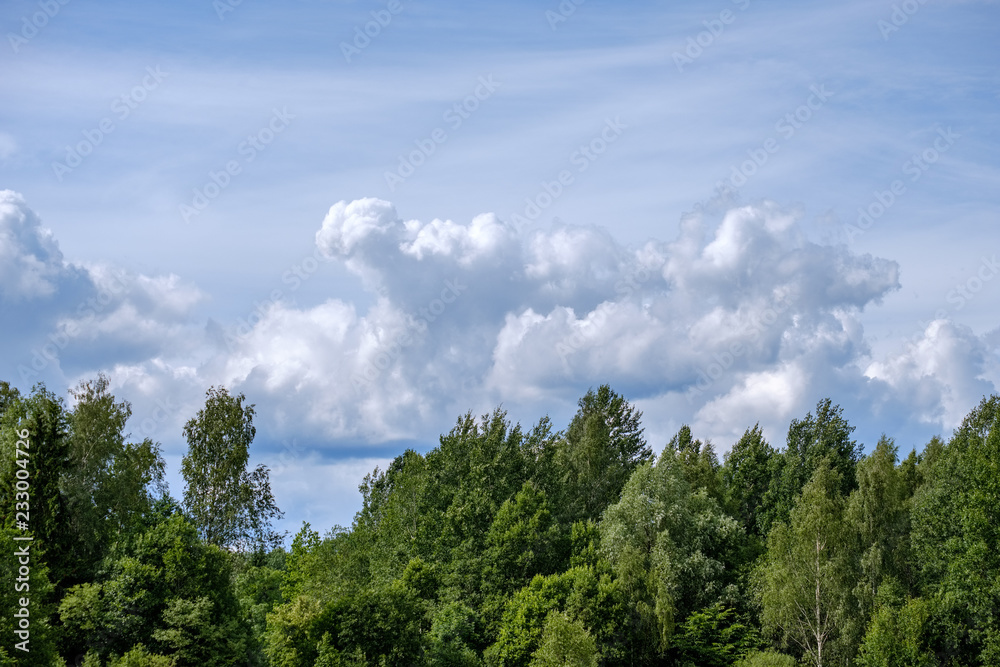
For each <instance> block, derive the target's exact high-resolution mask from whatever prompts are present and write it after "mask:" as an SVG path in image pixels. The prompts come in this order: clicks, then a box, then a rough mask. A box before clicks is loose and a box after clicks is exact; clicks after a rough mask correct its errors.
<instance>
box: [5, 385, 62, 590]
mask: <svg viewBox="0 0 1000 667" xmlns="http://www.w3.org/2000/svg"><path fill="white" fill-rule="evenodd" d="M6 398H7V400H8V401H9V402H8V404H7V407H6V410H5V411H4V413H3V418H2V421H0V515H2V516H3V518H4V525H5V526H11V527H14V526H17V525H18V524H17V521H18V520H23V518H24V516H25V514H22V515H21V517H18V516H17V515H16V514H15V511H22V512H24V513H26V515H27V516H28V517H29V518H28V520H27V521H26V524H27V527H26V529H27V530H28V531H29V532H30V534H31V535H32V536H33V537H34V538H35V542H34V543H33V547H32V548H33V550H36V549H37V550H40V551H44V552H45V554H46V557H47V565H48V567H49V577H50V580H51V581H52V583H53V584H54V585H55V586H56V591H57V594H58V592H59V591H60V590H61V586H62V584H63V580H64V579H66V578H67V577H68V576H69V575H71V574H72V572H73V571H74V569H75V564H74V558H73V544H72V537H71V535H72V533H71V530H70V529H69V526H68V523H69V515H68V512H67V508H66V498H65V496H64V495H63V494H62V493H61V491H60V485H61V482H62V480H63V477H64V475H65V473H66V471H67V469H68V468H69V463H70V460H69V424H68V420H67V414H66V409H65V406H64V405H63V401H62V399H61V398H59V397H57V396H56V395H55V394H53V393H52V392H50V391H48V390H47V389H46V388H45V386H44V385H42V384H38V385H36V386H35V387H34V388H33V389H32V392H31V395H30V396H27V397H21V396H18V395H17V394H16V393H13V392H12V393H9V394H7V396H6ZM18 442H21V443H24V444H22V445H18V444H17V443H18ZM18 451H20V452H21V453H20V454H17V453H16V452H18ZM17 482H20V483H21V487H20V489H19V488H18V487H16V486H15V484H16V483H17ZM25 484H27V485H28V486H27V488H25V486H24V485H25ZM15 502H20V503H22V504H21V505H15ZM22 530H24V529H22Z"/></svg>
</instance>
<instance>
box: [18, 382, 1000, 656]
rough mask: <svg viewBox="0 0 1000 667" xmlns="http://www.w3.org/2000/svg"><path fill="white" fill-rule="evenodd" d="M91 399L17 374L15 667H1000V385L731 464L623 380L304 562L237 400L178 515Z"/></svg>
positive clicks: (470, 459) (195, 460)
mask: <svg viewBox="0 0 1000 667" xmlns="http://www.w3.org/2000/svg"><path fill="white" fill-rule="evenodd" d="M71 394H72V406H73V407H72V408H71V409H70V408H67V407H66V405H65V404H64V403H63V400H62V399H61V398H59V397H58V396H56V395H55V394H53V393H52V392H50V391H48V390H47V389H46V388H45V387H44V386H42V385H38V386H36V387H34V388H33V389H32V391H31V392H30V393H27V394H22V393H21V392H20V391H19V390H18V389H16V388H13V387H11V386H10V385H9V384H7V383H4V382H0V507H2V508H3V509H2V510H0V512H2V516H3V518H4V521H3V524H2V525H0V532H2V533H3V537H4V539H5V540H6V544H7V545H8V547H10V548H7V549H6V551H5V554H6V555H5V556H3V557H2V558H0V560H2V561H3V563H0V565H3V568H2V572H0V587H2V588H3V591H2V592H0V598H2V599H0V602H2V603H3V604H4V605H5V607H6V608H8V609H11V610H15V609H17V608H18V604H19V602H20V600H19V599H15V596H16V595H17V594H18V592H17V591H15V589H14V585H15V583H18V582H17V581H16V577H17V576H18V568H19V567H20V566H21V563H20V562H19V561H18V556H17V554H15V551H14V548H13V547H14V545H16V544H19V543H20V542H21V541H16V540H15V539H14V538H15V537H21V536H23V533H22V531H20V530H19V529H18V527H17V525H16V521H17V520H18V519H17V518H16V517H15V515H14V511H17V510H16V509H15V505H14V503H15V502H23V501H21V500H19V499H17V498H15V496H14V495H13V494H14V493H15V490H16V487H15V484H14V483H15V482H16V481H17V480H18V478H19V477H20V478H21V480H22V481H24V476H25V475H27V476H28V479H29V480H30V485H31V486H30V488H31V494H30V495H31V509H30V511H31V521H30V525H31V532H32V534H33V536H34V538H35V539H34V541H33V542H31V543H30V559H31V560H30V563H31V567H30V575H25V576H27V581H26V582H20V583H27V584H28V585H29V586H30V600H29V611H30V614H31V616H30V618H31V641H32V650H31V653H30V655H27V656H22V655H18V654H16V653H14V652H13V651H14V650H13V649H12V648H11V646H9V645H4V646H0V667H3V666H4V665H13V664H38V665H57V666H58V665H65V664H74V665H80V664H82V665H85V666H89V667H100V666H101V665H113V666H122V665H153V666H154V667H156V666H163V667H165V666H167V665H172V666H175V667H184V666H186V665H195V664H197V665H201V664H205V665H240V666H242V665H250V666H251V667H264V666H265V665H267V666H274V667H300V666H301V667H313V666H317V665H318V666H320V667H329V666H332V665H354V666H360V665H421V666H442V667H443V666H461V667H483V666H484V665H489V666H491V667H493V666H505V667H506V666H517V667H531V666H535V667H537V666H541V665H625V664H627V665H637V666H638V665H642V666H645V665H649V666H654V665H655V666H660V665H676V666H678V667H688V666H689V665H697V666H699V667H702V666H704V667H714V666H721V665H737V666H738V667H790V666H791V665H794V664H803V663H807V664H809V663H811V664H815V665H822V664H826V665H838V666H839V665H859V666H860V667H874V666H888V665H893V666H895V665H918V666H920V667H923V666H925V665H926V666H930V665H947V666H949V667H966V666H968V667H972V666H974V665H992V664H1000V583H998V582H1000V552H998V550H997V549H996V545H997V544H998V543H1000V522H998V521H997V520H996V517H997V514H996V508H997V507H1000V481H998V480H1000V397H997V396H991V397H988V398H986V399H984V400H983V401H982V403H980V405H979V406H978V407H976V408H975V409H974V410H973V411H972V412H971V413H970V414H969V415H968V417H967V418H966V419H965V421H964V422H963V423H962V426H961V427H960V428H959V429H957V430H956V431H955V433H954V435H953V436H952V437H951V438H950V439H948V440H947V441H945V440H943V439H941V438H933V439H931V441H930V442H928V443H927V445H926V446H925V447H924V448H923V450H922V451H920V452H917V451H916V450H914V451H913V452H909V453H908V454H907V455H906V456H905V457H904V458H903V459H902V461H900V460H899V452H898V449H897V447H896V444H895V443H894V441H893V440H892V438H890V437H889V436H886V435H883V437H882V438H880V439H879V441H878V442H877V444H875V445H874V447H873V448H872V449H871V451H870V453H869V454H868V455H867V456H863V455H862V447H861V445H860V444H858V443H857V442H855V441H854V440H853V439H852V437H851V436H852V432H853V430H854V429H853V427H852V426H850V424H848V422H847V421H846V419H845V418H844V417H843V415H842V411H841V409H840V408H839V407H838V406H836V405H834V404H833V402H832V401H831V400H829V399H824V400H822V401H820V402H819V403H818V404H817V406H816V409H815V410H814V411H812V412H810V413H809V414H807V415H806V417H805V418H803V419H796V420H793V421H792V423H791V424H790V426H789V429H788V436H787V440H786V446H785V448H784V449H781V450H779V449H776V448H774V447H772V446H771V445H770V444H769V443H768V442H767V441H766V440H765V438H764V436H763V430H762V429H761V427H760V425H759V424H757V425H754V426H753V427H751V428H748V429H747V430H746V431H745V432H744V433H743V435H742V437H741V438H739V440H738V441H737V442H736V443H734V444H733V446H732V448H731V450H730V451H729V452H728V453H727V454H726V456H725V461H724V463H723V464H722V465H720V464H719V460H718V458H717V456H716V454H715V448H714V447H713V446H712V444H711V443H710V442H708V441H707V440H705V441H702V440H698V439H695V438H694V436H693V434H692V432H691V429H690V428H689V427H687V426H682V427H681V428H680V430H679V431H678V432H677V434H676V435H675V436H674V437H673V438H672V439H671V440H670V441H669V443H667V446H666V447H665V449H664V451H663V452H662V453H661V454H660V455H659V456H658V457H656V458H655V459H654V458H653V456H652V453H651V451H650V449H649V447H648V446H647V444H646V442H645V439H644V436H643V430H642V427H641V424H640V417H641V414H640V413H639V411H638V410H637V409H636V408H635V407H633V406H632V405H631V404H630V403H629V402H628V401H627V400H626V399H625V398H624V397H623V396H621V395H619V394H617V393H615V392H614V391H612V390H611V388H610V387H608V386H607V385H601V386H600V387H599V388H598V389H597V390H591V391H588V392H587V393H586V395H585V396H583V397H582V398H581V399H580V401H579V404H578V410H577V412H576V414H575V415H574V416H573V418H572V420H571V421H570V423H569V424H568V425H567V427H566V429H565V430H564V431H558V430H556V429H555V427H554V426H553V424H552V423H551V421H550V420H549V418H548V417H543V418H541V419H539V420H538V422H537V423H536V424H535V425H534V426H533V427H532V428H530V429H527V430H522V428H521V426H520V425H518V424H515V423H512V422H511V421H510V420H509V419H508V417H507V414H506V413H505V412H504V411H503V410H501V409H499V408H498V409H496V410H494V411H493V412H492V413H490V414H486V415H482V416H481V417H479V418H474V417H473V415H472V413H467V414H465V415H463V416H461V417H459V419H458V420H457V421H456V423H455V425H454V427H453V428H452V429H451V430H450V431H449V432H448V433H446V434H444V435H442V436H441V438H440V441H439V443H438V445H437V446H436V447H433V448H430V449H429V450H427V451H423V453H421V452H418V451H416V450H414V449H408V450H406V451H404V452H403V453H401V454H400V455H399V456H397V457H396V458H395V459H394V460H393V461H392V462H391V463H390V464H389V465H388V466H386V467H385V469H384V470H383V469H378V468H376V469H375V471H373V472H372V473H371V474H370V475H368V476H367V477H366V478H365V480H364V482H363V483H362V484H361V486H360V491H361V495H362V501H363V505H362V509H361V511H360V512H359V513H358V514H357V515H356V517H355V520H354V522H353V524H352V525H351V526H349V527H347V528H344V527H340V526H335V527H333V528H332V529H330V530H328V531H327V532H326V533H325V534H322V535H321V534H320V532H318V531H317V530H314V529H313V527H312V526H310V525H309V524H308V523H307V524H303V526H302V528H301V530H300V531H299V532H298V534H297V535H295V537H294V538H293V539H292V540H291V544H290V548H287V549H286V548H285V547H284V546H283V545H280V544H278V543H277V542H278V541H279V538H280V536H279V535H278V534H277V533H276V532H275V529H274V527H273V525H272V522H273V521H275V520H276V519H278V518H280V516H281V514H280V511H279V510H278V509H277V506H276V504H275V502H274V498H273V496H272V494H271V490H270V484H269V481H268V471H267V469H266V468H265V467H263V466H258V467H257V468H256V469H253V470H251V469H250V468H249V461H250V454H249V447H250V445H251V444H252V441H253V439H254V436H255V434H256V432H255V429H254V426H253V419H254V417H255V414H256V412H255V406H253V405H248V404H247V403H246V399H245V397H244V396H243V395H242V394H238V395H235V396H234V395H230V394H229V392H228V391H227V390H226V389H224V388H212V389H210V390H209V391H208V394H207V399H206V403H205V406H204V408H203V409H202V410H200V411H198V413H197V415H195V417H194V418H192V419H191V420H189V421H188V422H187V424H186V425H185V428H184V432H183V434H184V436H185V437H186V439H187V441H188V447H189V449H188V452H187V456H185V457H184V461H183V466H182V472H183V474H184V478H185V482H186V488H185V494H184V502H183V504H178V503H177V501H175V500H174V499H173V498H171V497H170V496H169V495H168V494H167V492H166V488H165V485H164V484H163V477H164V463H163V459H162V457H161V455H160V449H159V445H158V444H157V443H154V442H152V441H150V440H143V441H142V442H134V441H133V440H132V439H131V438H130V436H129V435H128V433H127V425H128V422H129V419H130V415H131V408H130V406H129V404H128V402H127V401H121V400H118V399H115V397H114V396H113V395H112V394H111V391H110V381H109V380H108V378H107V377H106V376H103V375H99V376H98V377H97V378H96V379H94V380H90V381H84V382H82V383H81V384H79V385H78V386H77V387H76V388H75V389H73V390H72V392H71ZM25 432H26V433H27V438H28V440H29V441H30V443H31V446H30V455H29V456H23V455H21V456H16V455H15V452H16V451H17V450H18V449H21V448H22V447H18V446H17V444H16V443H17V441H18V440H19V439H22V433H25ZM12 510H13V511H12ZM14 620H16V619H15V618H12V617H11V616H10V615H8V616H7V617H5V619H0V634H6V635H7V636H8V637H12V636H13V631H14V629H15V626H14ZM777 651H780V652H777Z"/></svg>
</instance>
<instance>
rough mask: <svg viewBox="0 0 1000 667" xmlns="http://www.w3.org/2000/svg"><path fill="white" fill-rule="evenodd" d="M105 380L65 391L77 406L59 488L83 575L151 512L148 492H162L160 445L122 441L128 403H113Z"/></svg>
mask: <svg viewBox="0 0 1000 667" xmlns="http://www.w3.org/2000/svg"><path fill="white" fill-rule="evenodd" d="M109 384H110V381H109V379H108V377H107V376H106V375H104V374H101V375H98V377H97V379H96V380H94V381H86V382H81V383H80V385H79V386H78V387H77V388H76V389H75V390H72V391H71V392H70V393H71V394H72V395H73V397H74V398H75V399H76V400H77V405H76V407H75V408H74V410H73V412H72V413H71V414H70V415H69V429H70V434H69V465H68V469H67V471H66V474H65V475H64V476H63V479H62V483H61V487H62V491H63V495H64V496H65V498H66V504H67V509H68V512H69V523H70V526H71V528H72V530H73V532H74V534H75V536H76V538H77V549H76V556H77V558H76V561H77V562H78V563H79V567H78V572H79V574H80V575H81V576H84V577H86V576H88V575H89V574H91V573H90V572H89V569H90V568H91V567H92V566H93V565H94V564H96V562H97V561H99V560H100V558H101V557H103V555H104V549H105V548H106V546H107V545H108V544H109V543H110V542H111V541H113V539H114V538H115V537H117V536H118V535H119V534H123V533H128V532H130V531H132V530H133V529H135V528H137V526H138V524H139V523H140V518H141V517H143V516H144V515H145V514H147V513H148V512H149V511H150V510H151V508H152V505H153V502H154V496H153V494H152V493H150V491H151V490H154V489H155V490H156V491H157V492H158V495H159V496H163V495H165V494H166V484H165V482H164V481H163V475H164V462H163V458H162V457H161V456H160V448H159V445H157V444H156V443H154V442H153V441H152V440H150V439H148V438H147V439H145V440H143V442H141V443H138V444H137V443H130V442H126V438H127V435H126V434H125V423H126V422H127V421H128V419H129V417H130V416H131V414H132V407H131V405H129V403H128V401H122V402H115V397H114V396H113V395H112V394H111V393H110V392H109V391H108V386H109Z"/></svg>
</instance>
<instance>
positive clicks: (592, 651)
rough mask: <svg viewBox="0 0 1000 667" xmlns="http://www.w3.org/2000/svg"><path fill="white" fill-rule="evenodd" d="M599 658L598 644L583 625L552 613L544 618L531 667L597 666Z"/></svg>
mask: <svg viewBox="0 0 1000 667" xmlns="http://www.w3.org/2000/svg"><path fill="white" fill-rule="evenodd" d="M599 655H600V654H599V653H598V651H597V643H596V642H595V641H594V638H593V637H591V636H590V633H589V632H587V628H585V627H583V624H582V623H580V622H579V621H573V620H570V618H569V617H568V616H566V614H565V613H563V612H558V611H553V612H549V615H548V616H547V617H546V619H545V627H544V628H543V629H542V637H541V642H540V645H539V647H538V650H537V651H535V652H534V654H533V655H532V658H531V663H530V667H564V666H565V667H597V660H598V657H599Z"/></svg>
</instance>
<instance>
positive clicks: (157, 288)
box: [0, 190, 206, 384]
mask: <svg viewBox="0 0 1000 667" xmlns="http://www.w3.org/2000/svg"><path fill="white" fill-rule="evenodd" d="M205 297H206V295H205V294H204V293H203V292H201V291H200V290H199V289H198V288H196V287H195V286H193V285H191V284H189V283H186V282H184V281H183V280H181V278H180V277H178V276H176V275H166V276H147V275H143V274H138V273H135V272H131V271H127V270H124V269H122V268H120V267H115V266H112V265H110V264H107V263H74V262H71V261H68V260H67V259H66V258H65V257H64V256H63V253H62V251H61V250H60V248H59V244H58V242H57V241H56V239H55V236H54V235H53V233H52V232H51V230H49V229H46V228H45V227H43V226H42V223H41V220H40V219H39V217H38V215H37V214H36V213H35V212H34V211H32V210H31V209H30V208H29V207H28V205H27V203H26V202H25V200H24V198H23V197H22V196H21V195H20V194H18V193H15V192H12V191H10V190H4V191H0V305H2V306H3V310H4V314H5V316H6V317H8V318H10V321H16V322H17V324H18V326H17V327H10V328H5V330H4V332H3V334H2V339H0V342H3V343H4V344H5V345H6V347H7V349H9V350H11V351H14V352H15V354H17V352H20V356H19V357H14V358H13V359H12V360H11V361H12V362H13V364H14V368H13V369H12V370H14V372H15V377H16V378H17V379H18V380H20V381H22V382H26V383H31V382H34V381H36V380H39V379H48V380H50V381H52V382H54V383H59V384H62V383H64V382H72V381H74V380H75V378H76V377H77V376H78V374H85V373H88V372H92V371H93V372H96V370H97V369H102V368H110V367H112V366H115V365H121V364H129V363H141V362H146V361H148V360H150V359H156V358H158V357H161V356H164V355H174V356H178V357H188V356H190V354H191V352H192V349H193V339H192V337H191V335H190V333H191V329H192V328H198V327H197V326H196V325H195V324H194V320H193V313H194V310H195V307H196V306H197V305H199V304H201V303H202V302H204V300H205ZM12 356H13V355H12Z"/></svg>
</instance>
